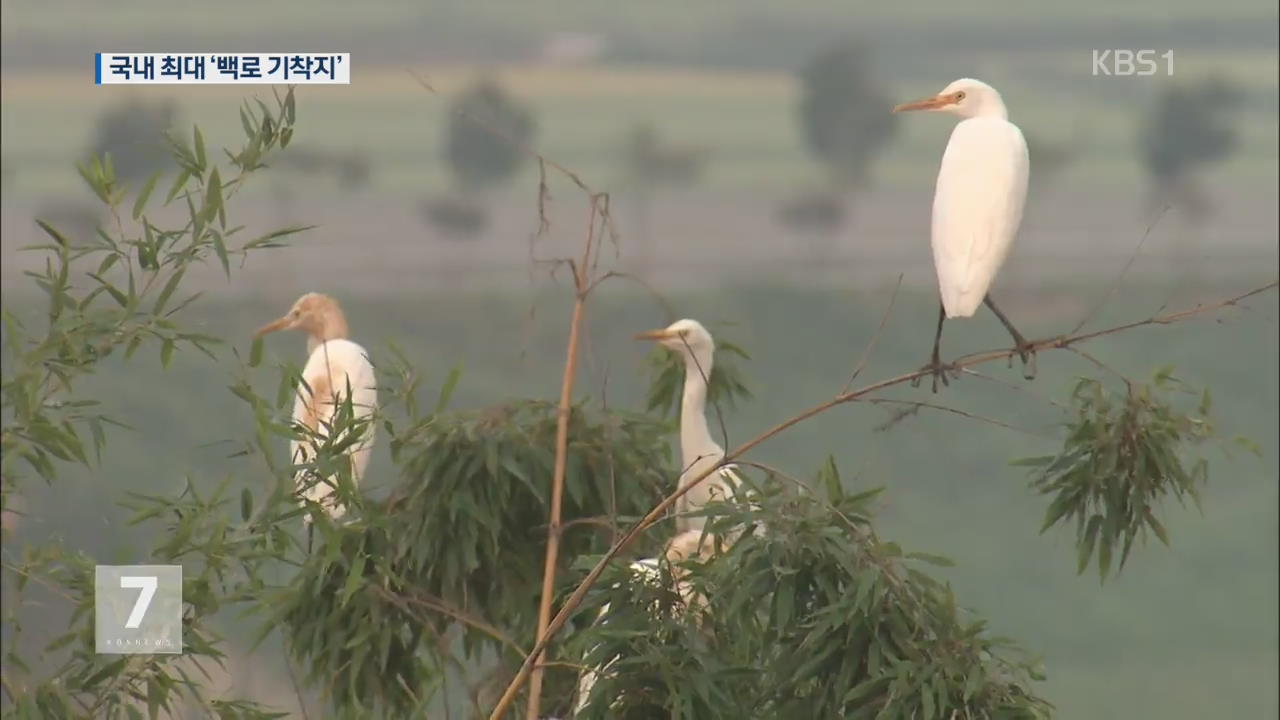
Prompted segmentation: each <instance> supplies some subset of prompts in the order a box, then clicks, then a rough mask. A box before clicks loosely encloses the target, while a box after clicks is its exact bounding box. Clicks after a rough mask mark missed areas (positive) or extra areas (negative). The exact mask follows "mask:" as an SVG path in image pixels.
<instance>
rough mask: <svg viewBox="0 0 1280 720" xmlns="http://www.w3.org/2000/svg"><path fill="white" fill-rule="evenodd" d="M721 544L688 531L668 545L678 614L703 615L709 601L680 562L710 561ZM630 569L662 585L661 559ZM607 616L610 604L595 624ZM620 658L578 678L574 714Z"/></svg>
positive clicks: (635, 564)
mask: <svg viewBox="0 0 1280 720" xmlns="http://www.w3.org/2000/svg"><path fill="white" fill-rule="evenodd" d="M720 544H721V543H720V541H719V539H718V538H717V537H716V536H715V535H711V534H708V533H705V532H703V531H702V530H700V529H699V530H686V531H684V532H682V533H679V534H677V535H676V536H675V537H673V538H671V540H669V541H668V542H667V546H666V548H665V549H664V550H663V553H662V554H663V557H664V558H665V559H666V563H667V566H668V567H669V568H670V571H671V580H672V581H673V582H674V583H675V588H674V589H675V591H676V594H677V595H679V597H680V604H679V605H677V606H676V607H675V608H674V609H675V610H676V611H677V612H679V613H685V612H689V611H693V612H703V611H705V610H706V608H707V598H706V597H705V596H703V594H702V593H700V592H698V591H697V590H695V589H694V587H693V584H692V583H691V582H689V580H687V579H686V576H687V575H688V571H687V570H685V569H684V568H683V567H680V563H683V562H684V561H685V560H688V559H689V558H690V557H694V556H696V557H697V558H698V559H699V560H704V561H705V560H708V559H710V557H711V554H712V550H714V549H715V548H716V547H717V545H720ZM628 569H629V570H630V572H631V576H632V577H634V578H636V579H637V580H639V581H641V582H644V583H648V584H650V585H653V586H659V585H660V583H661V582H662V571H661V561H659V559H658V558H642V559H640V560H636V561H634V562H632V563H631V565H630V566H629V567H628ZM615 587H616V586H615ZM650 610H651V612H652V613H653V614H654V615H655V616H656V615H657V614H658V612H659V611H660V608H658V607H656V606H655V607H652V608H650ZM608 614H609V603H605V604H604V605H602V606H601V607H600V613H599V615H598V616H597V617H596V622H607V620H606V617H607V616H608ZM695 619H697V616H695ZM620 659H621V657H620V656H616V655H615V656H614V657H613V658H611V659H610V660H609V661H608V662H606V663H605V664H604V665H601V666H597V667H594V668H591V669H589V670H586V671H584V672H583V673H582V674H581V675H579V676H578V693H577V697H578V701H577V703H575V705H574V714H575V715H577V714H578V713H580V712H582V710H583V709H584V708H586V706H587V703H588V702H589V701H590V700H591V690H592V689H593V688H594V687H595V684H596V681H597V680H598V679H599V678H600V675H601V674H602V673H607V672H609V671H610V669H611V668H612V667H613V665H614V664H615V663H617V662H618V660H620Z"/></svg>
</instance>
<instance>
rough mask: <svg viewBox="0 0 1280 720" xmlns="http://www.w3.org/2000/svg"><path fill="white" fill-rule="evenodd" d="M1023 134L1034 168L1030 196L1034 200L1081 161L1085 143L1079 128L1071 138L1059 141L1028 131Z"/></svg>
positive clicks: (1031, 176) (1030, 180) (1073, 132)
mask: <svg viewBox="0 0 1280 720" xmlns="http://www.w3.org/2000/svg"><path fill="white" fill-rule="evenodd" d="M1023 134H1024V135H1025V136H1026V141H1027V154H1028V155H1029V156H1030V161H1031V168H1032V171H1031V175H1030V179H1029V182H1030V184H1031V187H1030V191H1029V196H1030V197H1031V198H1032V199H1033V200H1034V199H1036V198H1037V197H1038V196H1039V195H1040V193H1042V192H1044V191H1046V190H1047V189H1048V188H1049V187H1050V186H1052V185H1053V184H1054V182H1055V181H1057V179H1058V178H1059V177H1061V175H1062V173H1063V172H1064V171H1066V170H1067V168H1069V167H1071V165H1073V164H1074V163H1075V162H1076V161H1077V160H1079V159H1080V151H1081V148H1082V147H1084V144H1085V143H1084V140H1083V133H1082V132H1081V131H1080V129H1079V128H1075V129H1074V130H1073V131H1072V133H1071V135H1070V137H1068V138H1066V139H1064V140H1057V141H1054V140H1049V139H1048V138H1047V137H1044V136H1040V135H1035V134H1033V133H1030V132H1027V131H1026V130H1024V131H1023Z"/></svg>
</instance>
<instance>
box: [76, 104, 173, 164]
mask: <svg viewBox="0 0 1280 720" xmlns="http://www.w3.org/2000/svg"><path fill="white" fill-rule="evenodd" d="M176 116H177V107H176V106H175V104H174V102H173V101H172V100H157V101H147V100H141V99H138V98H132V99H129V100H125V101H123V102H120V103H118V104H116V105H114V106H112V107H109V108H107V109H106V110H104V111H103V113H102V114H101V115H100V116H99V117H98V124H97V127H96V128H95V130H94V136H93V141H92V142H91V143H90V145H89V150H88V153H87V155H89V156H90V157H102V156H103V155H104V154H106V153H111V160H112V163H113V164H114V165H115V176H116V179H118V180H120V181H122V182H124V183H127V184H136V183H138V182H140V181H142V180H145V179H146V178H147V177H148V176H149V175H151V174H152V173H154V172H155V171H157V170H160V169H162V168H165V167H168V164H169V163H170V162H171V161H170V157H169V149H168V147H167V145H166V144H165V141H164V137H165V133H167V132H168V131H169V130H170V129H171V128H172V127H173V123H174V119H175V117H176Z"/></svg>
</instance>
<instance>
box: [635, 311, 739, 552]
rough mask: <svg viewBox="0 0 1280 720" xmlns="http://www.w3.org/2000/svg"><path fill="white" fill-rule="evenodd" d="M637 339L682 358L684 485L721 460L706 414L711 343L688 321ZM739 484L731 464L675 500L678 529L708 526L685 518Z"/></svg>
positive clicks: (696, 324) (697, 324) (708, 335)
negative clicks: (652, 341)
mask: <svg viewBox="0 0 1280 720" xmlns="http://www.w3.org/2000/svg"><path fill="white" fill-rule="evenodd" d="M636 339H637V340H655V341H657V342H659V343H661V344H662V345H663V346H664V347H667V348H669V349H670V350H672V351H673V352H676V353H678V354H679V355H680V356H681V357H682V358H683V359H684V367H685V369H684V394H683V396H682V398H681V402H680V457H681V468H682V470H681V473H680V480H679V487H684V485H685V484H686V483H688V482H691V481H693V480H695V479H696V478H698V477H699V476H700V475H702V473H704V472H706V471H707V468H711V467H715V466H716V465H719V464H720V463H721V462H722V461H723V460H724V448H722V447H720V446H719V445H718V444H716V441H715V440H714V439H712V437H711V430H710V429H709V428H708V427H707V416H706V405H707V383H708V380H710V378H711V363H712V356H713V355H714V354H715V341H714V340H712V339H711V333H709V332H707V329H706V328H705V327H703V326H702V323H700V322H698V321H697V320H689V319H684V320H677V321H676V322H674V323H672V324H671V325H669V326H668V327H666V328H663V329H661V330H649V331H647V332H642V333H640V334H638V335H636ZM741 483H742V479H741V478H740V477H739V476H738V474H737V473H736V472H734V469H733V466H731V465H726V466H724V467H722V468H720V469H719V470H718V471H716V472H715V473H712V475H711V477H708V478H707V479H706V480H703V481H702V482H701V483H699V484H698V485H697V486H696V487H694V488H693V489H692V490H690V491H689V492H687V493H685V494H684V495H682V496H681V497H680V499H679V500H678V501H677V502H676V513H677V516H676V530H677V531H678V532H684V531H686V530H700V529H701V528H702V526H703V525H705V524H706V518H704V517H687V514H688V513H690V512H694V511H697V510H698V509H699V508H701V507H702V506H704V505H706V504H707V503H708V502H712V501H714V500H723V499H725V498H728V497H729V496H730V495H732V494H733V493H734V492H735V491H736V490H737V488H738V487H739V486H740V485H741Z"/></svg>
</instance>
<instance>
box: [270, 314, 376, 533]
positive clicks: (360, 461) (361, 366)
mask: <svg viewBox="0 0 1280 720" xmlns="http://www.w3.org/2000/svg"><path fill="white" fill-rule="evenodd" d="M277 330H303V331H305V332H306V333H307V352H308V353H310V357H309V358H308V360H307V365H306V367H305V368H303V370H302V383H300V384H299V387H298V390H297V399H296V400H295V401H294V405H293V420H294V422H295V423H298V424H300V425H303V426H305V427H306V428H307V429H308V431H309V435H310V437H309V438H305V439H303V440H293V441H291V442H290V443H289V454H290V457H291V461H292V462H293V463H294V464H303V463H307V462H310V461H311V460H312V459H313V457H314V455H315V453H314V443H315V441H316V439H324V438H328V436H329V433H330V432H331V431H332V430H334V429H335V428H334V426H335V425H337V424H339V422H340V415H341V412H342V409H343V407H344V405H345V404H346V402H347V400H348V397H349V399H350V403H351V411H352V412H351V414H352V417H351V419H350V421H349V424H348V423H347V422H343V423H342V424H344V425H346V426H347V427H351V428H355V429H358V430H359V432H360V433H361V436H360V437H359V438H358V439H356V440H355V441H354V442H352V443H351V444H350V446H349V449H348V450H347V451H346V452H347V457H348V458H349V460H350V462H351V480H352V482H353V483H358V482H359V481H360V478H361V477H362V476H363V475H364V469H365V466H366V465H368V464H369V453H370V451H371V450H372V448H373V439H374V426H373V422H372V418H371V415H372V414H373V412H374V411H375V410H376V409H377V406H378V387H377V380H376V378H375V377H374V374H373V364H372V363H370V362H369V355H368V353H366V352H365V349H364V348H362V347H360V346H359V345H357V344H356V343H353V342H351V341H350V340H348V339H347V320H346V317H345V316H343V314H342V308H340V307H339V306H338V302H337V301H336V300H334V299H333V298H331V297H329V296H327V295H321V294H320V293H307V294H306V295H303V296H302V297H301V298H298V301H297V302H295V303H294V304H293V307H292V308H291V309H290V310H289V312H288V314H286V315H285V316H284V317H282V318H280V319H279V320H276V321H274V322H271V323H269V324H267V325H265V326H263V327H262V328H261V329H260V330H258V332H257V334H256V336H255V337H261V336H263V335H265V334H267V333H270V332H275V331H277ZM348 392H349V393H350V394H349V395H348ZM344 420H345V419H344ZM296 481H297V483H298V485H299V489H305V490H304V493H303V494H304V496H305V497H306V498H307V499H308V500H310V501H312V502H315V503H318V504H320V505H321V507H323V508H324V509H325V512H327V513H328V514H329V516H330V517H333V518H338V517H341V516H342V514H343V512H345V508H343V507H342V505H340V504H338V503H337V502H336V498H334V497H333V491H334V488H333V485H334V484H335V483H336V482H337V481H336V479H335V478H333V477H329V478H324V479H321V480H319V481H315V479H314V478H312V480H311V481H307V479H306V473H305V472H299V473H298V476H297V478H296ZM308 486H309V487H308ZM305 521H306V523H307V526H308V532H310V525H311V517H310V515H307V516H305Z"/></svg>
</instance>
